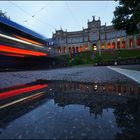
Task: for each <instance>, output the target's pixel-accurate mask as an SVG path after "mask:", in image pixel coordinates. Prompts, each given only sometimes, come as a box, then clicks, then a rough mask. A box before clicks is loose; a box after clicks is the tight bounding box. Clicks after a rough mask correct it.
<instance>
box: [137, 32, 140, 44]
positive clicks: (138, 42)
mask: <svg viewBox="0 0 140 140" xmlns="http://www.w3.org/2000/svg"><path fill="white" fill-rule="evenodd" d="M137 45H138V46H140V35H139V36H137Z"/></svg>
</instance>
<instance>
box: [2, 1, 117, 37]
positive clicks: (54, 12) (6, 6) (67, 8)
mask: <svg viewBox="0 0 140 140" xmlns="http://www.w3.org/2000/svg"><path fill="white" fill-rule="evenodd" d="M117 5H118V3H117V2H115V1H0V10H2V11H3V12H7V15H8V16H10V18H11V20H13V21H15V22H17V23H19V24H21V25H24V26H26V27H28V28H30V29H32V30H34V31H36V32H38V33H40V34H42V35H45V36H47V37H49V38H51V37H52V32H55V29H60V27H62V29H64V30H66V29H67V31H78V30H81V29H82V27H84V28H86V27H87V20H88V19H89V21H91V20H92V16H95V18H96V19H98V17H100V19H101V23H102V25H103V24H105V22H106V23H107V25H111V21H112V18H113V11H114V10H115V7H116V6H117Z"/></svg>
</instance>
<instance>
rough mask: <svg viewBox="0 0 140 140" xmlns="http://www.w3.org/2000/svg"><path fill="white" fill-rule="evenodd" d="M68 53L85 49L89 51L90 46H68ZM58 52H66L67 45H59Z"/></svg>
mask: <svg viewBox="0 0 140 140" xmlns="http://www.w3.org/2000/svg"><path fill="white" fill-rule="evenodd" d="M67 51H68V53H78V52H84V51H88V46H87V45H84V46H79V47H78V46H76V47H74V46H69V47H68V50H67ZM57 52H58V53H64V54H65V53H66V47H58V49H57Z"/></svg>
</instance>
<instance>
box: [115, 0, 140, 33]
mask: <svg viewBox="0 0 140 140" xmlns="http://www.w3.org/2000/svg"><path fill="white" fill-rule="evenodd" d="M116 1H119V6H117V7H116V8H115V11H114V17H113V20H112V23H113V26H114V28H115V29H116V30H125V31H126V33H127V34H128V35H132V34H136V33H138V32H139V31H140V29H138V27H137V25H138V24H139V23H140V0H116Z"/></svg>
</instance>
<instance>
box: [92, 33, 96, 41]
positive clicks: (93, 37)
mask: <svg viewBox="0 0 140 140" xmlns="http://www.w3.org/2000/svg"><path fill="white" fill-rule="evenodd" d="M96 39H97V37H96V32H95V33H93V35H92V40H93V41H95V40H96Z"/></svg>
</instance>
